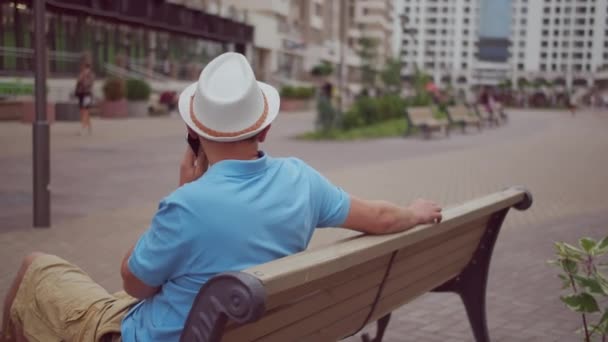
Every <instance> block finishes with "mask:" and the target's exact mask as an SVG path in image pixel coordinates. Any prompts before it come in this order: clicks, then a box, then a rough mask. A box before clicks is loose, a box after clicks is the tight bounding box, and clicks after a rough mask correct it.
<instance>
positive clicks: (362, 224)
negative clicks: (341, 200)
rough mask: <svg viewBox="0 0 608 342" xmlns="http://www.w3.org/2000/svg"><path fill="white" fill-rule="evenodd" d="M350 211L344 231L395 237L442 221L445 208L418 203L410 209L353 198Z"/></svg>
mask: <svg viewBox="0 0 608 342" xmlns="http://www.w3.org/2000/svg"><path fill="white" fill-rule="evenodd" d="M350 202H351V204H350V210H349V213H348V216H347V217H346V221H344V224H342V227H343V228H348V229H352V230H356V231H360V232H363V233H368V234H391V233H397V232H401V231H404V230H408V229H411V228H413V227H415V226H416V225H419V224H428V223H435V222H440V221H441V207H440V206H439V205H438V204H437V203H435V202H432V201H428V200H422V199H419V200H416V201H414V202H412V204H410V205H409V206H407V207H400V206H398V205H395V204H393V203H390V202H386V201H370V200H363V199H359V198H356V197H351V200H350Z"/></svg>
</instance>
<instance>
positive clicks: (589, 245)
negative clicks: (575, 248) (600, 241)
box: [578, 237, 597, 254]
mask: <svg viewBox="0 0 608 342" xmlns="http://www.w3.org/2000/svg"><path fill="white" fill-rule="evenodd" d="M578 244H579V245H580V246H581V248H582V249H583V250H584V251H585V252H587V253H589V254H590V253H591V251H592V250H593V248H594V247H595V245H596V244H597V242H595V240H593V239H592V238H588V237H584V238H582V239H580V240H578Z"/></svg>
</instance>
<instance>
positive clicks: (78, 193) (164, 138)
mask: <svg viewBox="0 0 608 342" xmlns="http://www.w3.org/2000/svg"><path fill="white" fill-rule="evenodd" d="M311 122H312V116H311V115H310V114H307V113H300V114H288V115H283V116H282V117H281V118H280V119H279V121H278V122H277V123H276V124H275V125H274V126H275V127H274V128H273V138H274V140H271V142H270V143H269V144H268V146H266V147H265V149H266V150H267V151H269V152H270V153H271V154H273V155H276V156H282V155H295V156H298V157H300V158H302V159H304V160H306V161H308V162H309V163H311V164H312V165H313V166H315V167H317V168H319V169H320V170H322V171H323V172H324V173H325V174H326V175H327V176H328V177H329V178H330V179H332V180H333V181H334V182H336V183H337V184H339V185H341V186H343V187H344V188H346V189H347V190H348V191H349V192H351V193H353V194H355V195H358V196H364V197H373V198H383V199H389V200H393V201H397V202H401V203H404V202H407V201H409V200H411V199H413V198H416V197H426V198H433V199H437V200H439V201H441V202H442V203H445V204H448V205H453V204H456V203H459V202H463V201H465V200H468V199H471V198H474V197H476V196H480V195H483V194H485V193H489V192H493V191H496V190H500V189H503V188H505V187H507V186H510V185H515V184H522V185H526V186H527V187H528V188H529V189H530V190H531V191H532V193H533V195H534V197H535V202H534V206H533V207H532V208H531V209H530V210H528V211H526V212H523V213H519V212H516V211H513V212H511V213H510V214H509V216H508V218H507V220H506V222H505V225H504V227H503V231H502V233H501V236H500V237H499V239H498V244H497V246H496V250H495V254H494V258H493V262H492V266H491V275H490V282H489V285H488V320H489V325H490V334H491V336H492V339H493V340H494V341H572V340H576V339H577V337H576V335H574V333H573V331H574V330H575V329H576V328H577V325H578V317H577V316H576V315H572V314H570V313H569V312H568V311H567V310H566V309H565V308H563V307H562V305H561V304H560V302H559V299H558V296H559V281H558V280H557V279H556V278H555V272H554V270H552V269H551V268H550V267H548V266H547V265H546V263H545V261H546V260H547V259H550V258H551V256H552V242H553V241H555V240H566V241H571V242H572V241H575V240H576V239H577V238H578V237H580V236H583V235H589V236H594V237H599V236H601V235H602V234H604V235H606V233H608V211H607V209H608V201H607V200H606V199H605V194H606V193H607V191H608V177H607V176H606V175H607V174H608V154H607V153H606V151H607V150H608V135H607V134H606V133H605V132H606V129H607V128H608V113H590V112H584V113H581V114H579V115H577V116H576V117H572V116H570V115H568V114H566V113H562V112H557V113H551V112H521V111H519V112H517V111H513V112H512V113H511V120H510V122H509V123H508V124H507V125H506V126H503V127H500V128H497V129H486V130H484V131H483V132H482V133H471V134H466V135H462V134H455V135H453V136H452V137H450V138H449V139H442V138H438V139H434V140H432V141H423V140H421V139H418V138H408V139H402V138H394V139H382V140H375V141H359V142H351V143H312V142H301V141H295V140H292V139H290V138H289V137H290V136H292V135H293V134H296V133H297V132H300V131H302V130H306V129H308V128H309V127H311ZM94 123H95V125H96V127H95V132H94V135H93V136H92V137H78V136H76V135H75V132H76V131H77V128H76V126H75V125H73V124H56V125H54V126H53V142H52V151H53V155H52V179H53V181H52V193H53V201H54V204H53V214H54V216H53V222H54V225H53V227H52V228H51V229H48V230H45V229H36V230H34V229H31V228H30V227H29V220H30V215H31V195H30V192H31V185H30V182H31V170H30V168H31V166H30V165H31V164H30V163H31V161H30V155H29V151H30V149H31V145H30V144H31V143H30V136H29V134H30V129H29V127H27V126H24V125H20V124H13V123H1V124H0V179H1V180H2V181H0V222H2V225H1V226H0V258H1V259H2V260H3V264H2V266H0V292H2V293H4V291H5V290H6V288H7V287H8V285H9V281H10V278H11V277H12V276H13V274H14V272H15V270H16V268H17V266H18V262H19V260H20V258H21V257H22V256H23V255H24V254H25V253H26V252H27V251H30V250H43V251H47V252H51V253H56V254H59V255H61V256H63V257H65V258H66V259H68V260H71V261H74V262H76V263H77V264H79V265H80V266H81V267H83V268H84V269H85V270H87V271H88V272H89V273H90V274H91V275H92V276H93V278H94V279H96V280H98V281H99V282H100V283H101V284H102V285H103V286H105V287H106V288H108V289H109V290H116V289H118V288H119V286H120V282H119V273H118V265H119V261H120V258H121V257H122V255H123V253H124V252H125V251H126V250H127V248H128V247H130V245H131V244H132V243H133V242H134V241H135V240H136V239H137V237H138V235H139V234H141V232H142V231H143V230H144V229H145V228H146V226H147V224H148V223H149V220H150V218H151V215H152V214H153V213H154V210H155V207H156V203H158V200H159V199H160V198H161V197H162V196H163V195H165V194H167V193H169V192H170V191H171V190H172V189H173V188H174V187H175V183H176V181H177V165H178V160H179V156H180V154H181V151H182V149H183V148H184V147H183V146H182V145H184V142H183V140H182V139H183V138H182V135H183V134H182V133H183V125H182V124H181V123H180V122H179V120H177V119H166V118H165V119H140V120H124V121H102V120H97V121H95V122H94ZM348 234H349V233H348V232H345V231H342V230H338V229H336V230H329V231H328V230H324V231H322V232H320V233H319V234H316V235H315V238H314V241H313V245H319V244H325V243H328V242H329V241H332V240H334V239H338V238H341V237H344V236H345V235H348ZM355 340H356V338H355V337H353V338H350V339H347V341H355ZM471 340H472V334H471V332H470V328H469V326H468V321H467V320H466V314H465V312H464V308H463V307H462V304H461V303H460V300H459V299H458V298H457V297H456V296H455V295H450V294H429V295H425V296H423V297H421V298H419V299H417V300H415V301H413V302H412V303H409V304H408V305H406V306H404V307H403V308H402V309H400V310H399V311H397V312H396V314H395V315H394V318H393V320H392V322H391V324H390V325H389V329H388V333H387V337H386V341H389V342H391V341H471Z"/></svg>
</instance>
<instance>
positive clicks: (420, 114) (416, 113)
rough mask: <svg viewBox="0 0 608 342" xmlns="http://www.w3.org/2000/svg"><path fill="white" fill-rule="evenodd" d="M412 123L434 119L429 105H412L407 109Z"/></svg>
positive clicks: (416, 123)
mask: <svg viewBox="0 0 608 342" xmlns="http://www.w3.org/2000/svg"><path fill="white" fill-rule="evenodd" d="M407 115H408V116H409V118H410V120H411V121H412V124H414V125H418V124H422V123H427V122H428V121H432V120H434V117H433V111H432V109H431V108H430V107H412V108H408V109H407Z"/></svg>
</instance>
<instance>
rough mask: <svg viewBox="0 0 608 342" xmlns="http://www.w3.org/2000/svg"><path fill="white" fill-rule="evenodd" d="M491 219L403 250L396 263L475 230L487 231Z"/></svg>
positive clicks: (399, 252)
mask: <svg viewBox="0 0 608 342" xmlns="http://www.w3.org/2000/svg"><path fill="white" fill-rule="evenodd" d="M489 219H490V217H489V216H486V217H482V218H480V219H477V220H474V221H472V222H471V223H470V224H467V225H461V226H460V227H458V228H457V229H454V230H452V231H450V232H447V233H446V234H443V235H439V236H435V237H433V238H431V239H428V240H425V241H422V242H421V243H418V244H415V245H411V246H407V247H405V248H402V249H400V250H399V251H398V253H397V256H396V258H395V262H399V261H401V260H402V259H404V258H407V257H409V256H410V255H413V254H416V253H418V252H420V251H426V250H429V249H430V248H433V247H435V246H437V245H439V244H441V243H443V242H445V241H447V240H450V239H453V238H462V236H463V235H466V234H467V233H470V232H471V231H473V230H479V229H482V230H484V231H485V229H486V228H487V227H486V226H487V224H488V220H489Z"/></svg>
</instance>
